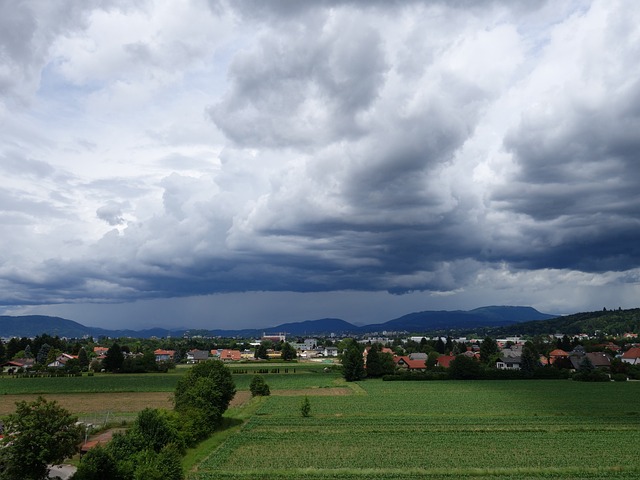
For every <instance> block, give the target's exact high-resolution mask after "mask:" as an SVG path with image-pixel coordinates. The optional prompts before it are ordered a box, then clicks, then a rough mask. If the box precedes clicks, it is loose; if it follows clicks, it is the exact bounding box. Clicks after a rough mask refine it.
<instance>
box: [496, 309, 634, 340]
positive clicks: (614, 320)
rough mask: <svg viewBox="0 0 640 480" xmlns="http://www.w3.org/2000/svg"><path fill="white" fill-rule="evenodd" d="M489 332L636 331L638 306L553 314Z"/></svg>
mask: <svg viewBox="0 0 640 480" xmlns="http://www.w3.org/2000/svg"><path fill="white" fill-rule="evenodd" d="M491 332H492V334H493V335H496V336H503V335H546V334H554V333H566V334H568V335H576V334H579V333H588V334H591V335H593V334H595V333H602V334H606V335H622V334H624V333H627V332H634V333H640V308H633V309H629V310H622V309H619V310H600V311H596V312H583V313H575V314H573V315H566V316H562V317H556V318H554V319H551V320H537V321H534V322H523V323H519V324H517V325H510V326H507V327H500V328H496V329H492V330H491Z"/></svg>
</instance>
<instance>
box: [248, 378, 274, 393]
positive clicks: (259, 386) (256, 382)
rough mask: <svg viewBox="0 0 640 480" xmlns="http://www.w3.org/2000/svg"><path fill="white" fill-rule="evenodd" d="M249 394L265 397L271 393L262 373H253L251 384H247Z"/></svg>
mask: <svg viewBox="0 0 640 480" xmlns="http://www.w3.org/2000/svg"><path fill="white" fill-rule="evenodd" d="M249 390H250V391H251V396H253V397H267V396H269V395H271V390H270V389H269V385H267V382H265V381H264V378H263V377H262V375H254V376H253V378H252V379H251V385H249Z"/></svg>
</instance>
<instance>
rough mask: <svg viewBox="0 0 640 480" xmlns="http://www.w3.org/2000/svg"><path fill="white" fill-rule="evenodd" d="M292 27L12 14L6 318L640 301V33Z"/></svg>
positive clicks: (375, 11)
mask: <svg viewBox="0 0 640 480" xmlns="http://www.w3.org/2000/svg"><path fill="white" fill-rule="evenodd" d="M285 3H286V4H287V5H290V4H288V3H287V2H285ZM285 3H281V2H268V3H262V2H257V3H256V2H251V1H243V2H228V3H227V2H204V1H200V0H193V1H189V2H181V3H176V2H171V1H163V0H149V1H145V2H134V3H130V2H86V3H83V4H82V5H81V6H79V5H76V3H75V2H60V3H55V4H48V3H47V4H43V3H41V2H29V1H27V2H22V3H19V4H17V5H18V6H17V7H15V8H13V9H9V10H7V8H9V7H8V6H7V5H8V4H7V3H3V4H2V5H1V6H0V8H3V9H4V10H6V11H4V10H3V11H4V13H5V15H0V27H4V29H3V28H0V59H2V62H0V64H1V65H2V67H0V122H2V124H3V129H2V131H0V145H1V146H0V170H1V171H2V173H3V175H4V176H5V184H4V185H3V188H2V189H1V190H0V221H2V222H3V224H4V225H5V226H11V228H10V229H9V233H7V234H6V235H3V237H2V238H1V239H0V247H1V249H2V250H1V251H2V254H0V281H1V282H2V285H3V286H4V287H5V288H4V289H3V290H4V292H5V294H4V295H3V300H2V302H4V303H7V304H8V303H11V304H22V303H24V304H28V303H48V302H84V301H86V300H93V301H108V302H112V301H117V300H122V301H129V300H134V299H137V298H140V299H145V298H150V297H171V296H175V297H181V296H185V297H190V296H193V295H200V294H210V293H215V292H243V291H257V290H266V291H269V290H271V291H285V292H286V291H300V292H313V291H319V292H324V291H332V290H336V291H378V290H382V291H384V290H389V291H393V292H405V291H419V290H424V291H425V292H427V293H425V294H424V295H425V297H420V298H421V299H422V300H424V301H425V302H440V301H445V300H444V299H446V301H448V302H450V304H451V305H454V304H455V302H458V303H464V302H468V301H469V299H478V302H480V303H485V302H484V301H483V300H482V298H497V296H499V295H502V296H503V297H504V298H508V299H512V300H513V301H518V303H533V301H532V302H527V300H526V298H527V294H528V295H530V298H533V299H535V300H536V301H537V302H538V303H539V304H540V305H549V306H550V307H553V308H564V306H565V305H566V307H567V308H570V304H571V301H567V302H565V303H563V302H564V301H560V300H558V302H557V303H555V304H554V303H553V302H551V301H547V300H544V298H543V297H544V295H545V294H546V295H552V294H553V291H554V289H553V285H554V283H556V284H559V285H561V287H559V288H560V290H562V291H563V292H566V293H565V294H564V295H563V298H568V299H571V298H572V294H571V292H572V291H574V292H575V295H574V296H573V298H575V300H574V301H573V304H585V303H588V302H587V298H588V295H585V293H584V292H588V291H591V289H593V288H595V287H594V286H593V285H594V283H593V282H595V283H597V282H600V287H601V288H602V289H603V290H607V291H609V289H610V288H613V287H612V286H621V285H623V286H625V287H626V288H621V291H622V292H624V295H630V294H631V292H634V291H635V287H634V285H636V284H637V276H636V275H635V273H633V272H635V269H636V268H638V263H639V261H640V256H639V255H638V250H637V247H635V245H637V241H638V236H637V233H636V232H637V231H638V229H637V220H636V219H637V215H638V213H639V212H640V201H638V200H636V198H637V195H636V194H635V187H636V186H635V184H634V182H633V179H634V178H637V168H638V167H637V161H636V156H637V153H636V152H637V147H638V146H639V145H638V140H637V131H638V126H639V125H638V124H639V122H640V121H639V119H640V114H639V113H640V101H639V99H640V94H639V92H640V89H639V88H638V85H639V83H638V78H639V76H640V75H639V74H640V71H639V70H638V68H639V67H638V66H637V62H634V61H633V59H635V58H637V57H638V53H639V52H638V48H639V47H638V45H639V43H638V42H637V41H636V40H637V37H638V35H639V33H638V32H639V31H640V30H639V29H638V26H637V25H640V22H638V20H639V18H638V16H640V9H638V8H634V7H630V6H629V4H627V3H624V2H604V1H593V2H577V3H567V4H563V5H562V6H558V5H557V4H554V3H552V2H542V3H538V4H535V5H531V4H523V5H518V4H515V3H509V4H504V3H501V2H492V3H489V4H483V5H482V6H480V7H475V6H474V5H472V3H466V2H463V3H460V4H451V3H449V2H420V1H415V2H407V3H399V2H390V3H387V2H372V3H360V2H349V1H345V2H320V3H314V4H306V3H304V4H303V3H301V4H299V5H297V6H296V8H285ZM5 126H6V127H5ZM61 252H63V253H61ZM612 272H615V273H612ZM585 278H592V279H593V282H592V283H589V282H586V281H585ZM479 279H480V280H481V281H480V280H479ZM541 279H542V280H541ZM478 282H480V283H478ZM485 285H486V286H485ZM572 289H574V290H572ZM560 290H558V291H560ZM430 291H433V292H437V293H438V295H441V296H438V297H437V299H436V298H435V297H432V296H429V293H428V292H430ZM447 292H453V294H452V295H449V296H446V295H442V294H445V293H447ZM489 292H498V294H496V295H493V296H492V295H491V294H490V293H489ZM385 295H386V294H385ZM412 295H414V294H412ZM608 295H609V294H608ZM383 296H384V295H383ZM254 298H260V297H259V296H254ZM394 298H395V297H394ZM399 298H400V297H399ZM406 298H407V299H408V298H409V297H406ZM412 298H418V297H417V296H412ZM608 298H615V296H611V295H609V297H608ZM465 299H466V300H465ZM194 302H195V301H194ZM409 303H410V302H408V300H407V304H409ZM493 303H506V301H505V302H500V301H499V300H496V301H495V302H493ZM620 303H624V302H622V301H621V302H620ZM469 306H470V307H471V306H473V305H469Z"/></svg>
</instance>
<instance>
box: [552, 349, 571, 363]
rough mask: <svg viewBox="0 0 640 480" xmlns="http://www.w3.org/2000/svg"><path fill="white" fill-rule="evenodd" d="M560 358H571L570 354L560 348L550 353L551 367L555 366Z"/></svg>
mask: <svg viewBox="0 0 640 480" xmlns="http://www.w3.org/2000/svg"><path fill="white" fill-rule="evenodd" d="M560 358H569V354H568V353H567V352H565V351H564V350H560V349H559V348H556V349H555V350H551V351H550V352H549V363H550V364H551V365H553V364H554V363H555V361H556V360H558V359H560Z"/></svg>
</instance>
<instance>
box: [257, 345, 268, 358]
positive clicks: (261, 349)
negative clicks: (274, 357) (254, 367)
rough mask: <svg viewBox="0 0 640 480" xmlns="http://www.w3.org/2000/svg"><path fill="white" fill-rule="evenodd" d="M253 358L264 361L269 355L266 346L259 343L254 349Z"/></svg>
mask: <svg viewBox="0 0 640 480" xmlns="http://www.w3.org/2000/svg"><path fill="white" fill-rule="evenodd" d="M255 357H256V358H261V359H262V360H266V359H268V358H269V355H268V353H267V346H266V345H265V344H264V343H261V344H260V345H258V346H257V347H256V353H255Z"/></svg>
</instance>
